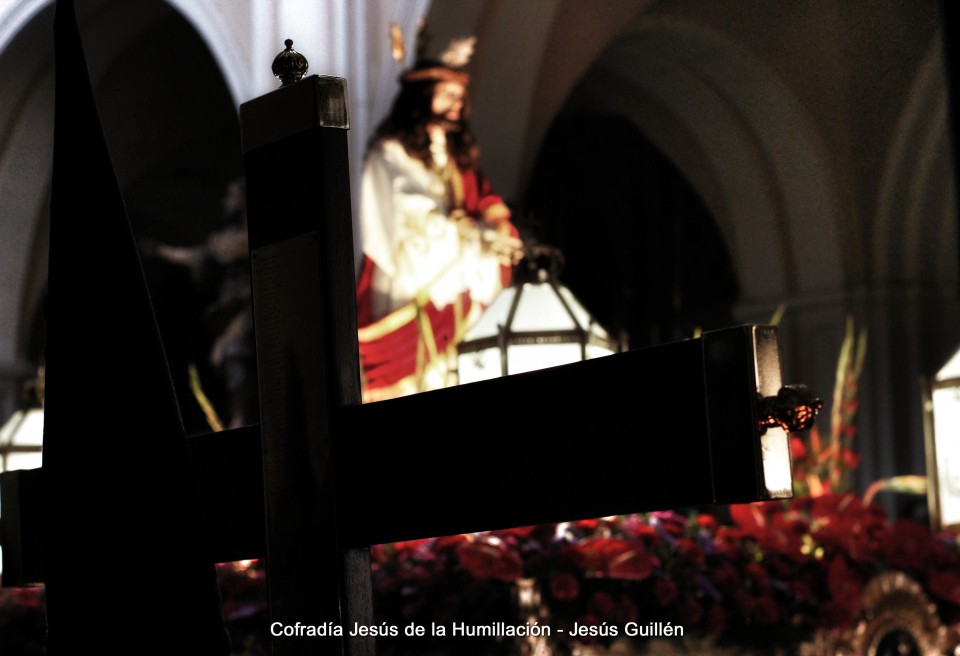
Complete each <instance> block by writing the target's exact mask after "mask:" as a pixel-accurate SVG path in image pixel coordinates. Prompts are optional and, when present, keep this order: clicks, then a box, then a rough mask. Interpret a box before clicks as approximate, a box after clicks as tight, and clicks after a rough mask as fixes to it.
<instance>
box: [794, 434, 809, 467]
mask: <svg viewBox="0 0 960 656" xmlns="http://www.w3.org/2000/svg"><path fill="white" fill-rule="evenodd" d="M790 455H792V456H793V461H794V462H801V461H803V460H805V459H806V457H807V445H806V444H804V443H803V440H802V439H800V438H799V437H796V436H793V437H791V438H790Z"/></svg>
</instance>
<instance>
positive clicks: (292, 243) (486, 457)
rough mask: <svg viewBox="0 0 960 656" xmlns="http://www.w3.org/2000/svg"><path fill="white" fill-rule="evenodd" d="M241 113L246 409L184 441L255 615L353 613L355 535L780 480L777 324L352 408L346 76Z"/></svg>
mask: <svg viewBox="0 0 960 656" xmlns="http://www.w3.org/2000/svg"><path fill="white" fill-rule="evenodd" d="M241 122H242V128H243V139H244V158H245V165H246V178H247V202H248V221H249V234H250V247H251V261H252V271H253V302H254V317H255V331H256V340H257V353H258V369H259V384H260V393H261V423H260V425H259V426H248V427H245V428H242V429H237V430H231V431H225V432H221V433H214V434H209V435H203V436H197V437H193V438H190V439H189V440H188V447H189V452H190V457H191V459H192V463H193V468H194V471H195V475H196V478H197V481H198V486H199V495H200V502H201V508H202V516H203V519H204V524H205V529H206V533H207V538H208V542H209V544H210V547H211V551H212V554H213V555H212V558H213V560H214V561H216V562H222V561H230V560H239V559H244V558H266V562H267V573H268V587H269V595H270V616H271V621H278V622H282V623H284V624H294V623H296V622H300V623H301V624H310V625H320V624H324V623H326V622H333V623H334V624H337V625H341V626H344V627H347V626H352V625H353V624H354V623H359V624H372V623H373V604H372V589H371V581H370V555H369V547H370V545H373V544H378V543H383V542H390V541H397V540H403V539H411V538H422V537H433V536H440V535H450V534H458V533H465V532H474V531H484V530H492V529H497V528H508V527H514V526H522V525H530V524H537V523H544V522H555V521H565V520H573V519H579V518H593V517H601V516H608V515H613V514H621V513H631V512H641V511H647V510H655V509H663V508H673V507H680V506H689V505H696V504H707V503H737V502H747V501H754V500H761V499H767V498H772V497H782V496H789V495H790V494H791V487H790V479H789V458H788V456H787V455H786V453H785V451H784V449H785V448H786V444H787V441H786V440H787V436H786V433H784V432H783V430H782V429H779V428H765V427H764V425H763V424H764V420H765V419H767V417H766V411H765V410H763V409H762V405H763V404H762V399H763V398H764V397H772V396H774V395H775V394H776V393H777V391H778V390H779V389H780V388H781V380H780V360H779V347H778V343H777V332H776V329H775V328H770V327H762V326H745V327H738V328H732V329H729V330H722V331H717V332H710V333H706V334H705V335H703V337H701V338H698V339H691V340H687V341H683V342H677V343H674V344H668V345H665V346H661V347H656V348H650V349H644V350H639V351H632V352H627V353H622V354H617V355H614V356H608V357H605V358H600V359H596V360H592V361H588V362H582V363H577V364H573V365H567V366H563V367H557V368H554V369H549V370H544V371H538V372H532V373H528V374H521V375H516V376H511V377H506V378H501V379H497V380H492V381H485V382H481V383H474V384H470V385H464V386H461V387H456V388H450V389H445V390H438V391H435V392H428V393H424V394H420V395H416V396H411V397H405V398H400V399H395V400H390V401H383V402H379V403H374V404H368V405H361V403H360V378H359V370H358V361H357V325H356V308H355V297H354V284H355V283H354V262H353V252H354V251H353V245H352V224H351V209H350V191H349V180H348V173H347V171H348V164H347V162H348V159H347V139H346V135H347V133H346V128H347V127H348V126H347V123H346V96H345V83H344V81H343V80H340V79H338V78H325V77H317V76H313V77H310V78H306V79H305V80H302V81H300V82H298V83H296V84H293V85H290V86H285V87H283V88H281V89H279V90H277V91H274V92H272V93H270V94H267V95H266V96H263V97H261V98H258V99H256V100H253V101H251V102H249V103H246V104H245V105H243V106H242V107H241ZM771 454H774V455H777V454H779V455H781V456H785V457H786V461H785V462H786V464H785V465H784V461H783V459H779V460H778V459H777V458H775V457H773V455H771ZM785 467H786V468H785ZM42 476H43V471H42V470H33V471H20V472H8V473H5V474H3V475H2V477H0V483H2V497H0V498H2V503H3V506H2V513H0V514H2V517H3V524H2V532H0V541H2V547H3V566H4V568H3V578H4V581H3V582H4V584H5V585H8V586H9V585H20V584H24V583H27V582H38V581H43V580H44V577H45V572H44V563H43V561H42V558H41V557H40V555H41V554H42V553H43V550H42V548H41V547H42V544H43V536H42V530H41V526H42V522H41V513H42V508H41V507H40V506H41V503H40V499H41V497H42V490H43V486H44V484H45V485H48V486H49V485H55V484H56V483H57V481H55V480H46V481H44V480H43V478H42ZM401 491H402V493H401ZM371 499H375V500H376V502H375V503H371V502H370V500H371ZM120 519H121V518H118V521H120ZM330 640H332V642H325V643H323V645H324V646H325V647H326V649H328V650H329V653H343V654H351V655H353V654H374V653H375V641H374V638H372V637H356V638H351V637H349V636H347V637H343V638H335V639H330ZM272 648H273V653H274V654H306V653H316V651H317V649H318V644H317V643H315V642H312V641H309V640H304V639H303V638H299V637H282V636H281V637H276V638H275V639H274V642H273V645H272ZM51 653H52V652H51Z"/></svg>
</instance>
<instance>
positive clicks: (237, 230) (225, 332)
mask: <svg viewBox="0 0 960 656" xmlns="http://www.w3.org/2000/svg"><path fill="white" fill-rule="evenodd" d="M223 209H224V227H223V228H222V229H220V230H217V231H214V232H212V233H210V235H209V236H208V237H207V240H206V241H205V242H203V243H201V244H197V245H190V246H176V245H171V244H165V243H161V242H157V241H152V240H141V242H140V248H141V252H142V253H143V255H144V258H145V260H146V263H147V264H149V265H152V266H156V265H157V264H158V262H162V263H165V264H167V265H168V266H169V265H172V266H173V267H176V268H178V269H182V270H183V271H185V272H187V273H188V274H189V278H190V280H189V281H185V282H184V284H181V285H177V286H176V287H175V288H173V289H170V287H171V286H170V285H168V286H167V291H166V292H165V293H163V296H165V297H167V298H166V300H164V298H163V297H161V298H160V299H156V298H155V302H156V303H157V305H158V306H160V307H159V308H158V311H157V315H158V321H159V322H160V324H161V334H162V335H163V337H164V347H165V348H166V350H167V354H168V360H169V361H170V368H171V375H172V376H173V378H174V386H175V387H176V388H177V392H178V398H179V400H180V405H181V414H182V415H183V416H184V423H185V425H186V427H187V431H188V433H189V432H197V423H198V419H197V417H198V416H199V413H202V421H203V422H205V423H206V424H207V425H208V426H209V428H208V430H209V429H213V430H221V429H223V428H236V427H238V426H243V425H246V424H251V423H255V422H257V421H258V420H259V395H258V391H257V371H256V350H255V344H254V337H253V311H252V306H251V287H250V284H251V283H250V262H249V255H250V250H249V246H248V243H247V221H246V202H245V196H244V182H243V180H242V178H238V179H236V180H234V181H232V182H231V183H230V184H229V185H228V187H227V190H226V193H225V195H224V201H223ZM172 305H178V306H179V308H180V309H179V311H178V312H175V313H171V312H170V311H168V310H165V308H167V307H168V306H172ZM184 313H190V314H193V315H194V316H193V319H192V320H191V321H183V322H180V321H179V320H177V319H176V317H177V316H181V315H183V314H184ZM171 316H173V317H174V320H170V319H169V317H171ZM165 318H166V320H165ZM191 326H192V328H190V327H191ZM201 426H202V424H201ZM191 428H192V429H193V430H191Z"/></svg>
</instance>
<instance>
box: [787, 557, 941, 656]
mask: <svg viewBox="0 0 960 656" xmlns="http://www.w3.org/2000/svg"><path fill="white" fill-rule="evenodd" d="M800 653H801V655H802V656H954V655H955V654H960V636H958V635H957V634H956V633H955V632H953V631H951V630H949V629H948V628H947V627H945V626H943V624H942V623H941V622H940V618H939V617H938V615H937V607H936V605H935V604H934V603H933V602H931V601H930V599H928V598H927V596H926V594H924V592H923V588H921V587H920V585H919V584H918V583H917V582H916V581H914V580H913V579H911V578H910V577H909V576H907V575H906V574H904V573H902V572H886V573H884V574H881V575H879V576H877V577H875V578H874V579H873V580H872V581H871V582H870V583H869V584H868V585H867V587H866V588H865V589H864V591H863V594H862V595H861V598H860V609H859V611H858V613H857V621H856V623H855V624H854V625H853V626H852V627H851V628H850V629H847V630H846V631H842V632H826V631H823V632H820V633H819V634H818V635H817V637H816V639H815V640H814V641H813V642H811V643H807V644H805V645H803V647H802V649H801V652H800Z"/></svg>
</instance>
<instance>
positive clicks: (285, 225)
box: [240, 76, 373, 654]
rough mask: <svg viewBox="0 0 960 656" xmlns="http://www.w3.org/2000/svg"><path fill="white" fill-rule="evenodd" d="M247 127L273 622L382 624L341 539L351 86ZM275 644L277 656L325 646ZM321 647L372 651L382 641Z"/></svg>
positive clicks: (355, 380)
mask: <svg viewBox="0 0 960 656" xmlns="http://www.w3.org/2000/svg"><path fill="white" fill-rule="evenodd" d="M240 120H241V128H242V134H243V142H244V143H243V150H244V162H245V166H246V177H247V211H248V224H249V232H250V251H251V258H252V271H253V309H254V328H255V333H256V340H257V366H258V371H259V378H260V381H259V382H260V389H261V400H260V406H261V407H260V417H261V430H262V442H263V468H264V495H265V507H266V528H267V570H268V573H269V594H270V610H271V622H272V623H277V622H279V623H281V624H282V625H284V626H295V625H296V623H297V622H299V623H301V624H303V625H312V626H320V625H324V624H325V623H333V624H334V625H338V626H342V627H343V628H344V630H345V631H346V630H348V629H349V627H350V626H352V624H353V623H354V622H360V623H361V624H370V623H372V619H371V617H370V615H371V613H372V609H371V603H370V599H371V598H372V593H371V591H370V585H371V584H370V576H369V573H370V571H369V567H370V558H369V549H368V548H365V547H361V548H353V549H350V550H345V549H343V548H342V546H341V540H340V539H339V530H338V527H339V523H338V517H337V502H336V483H335V477H336V467H335V457H334V452H333V451H334V446H333V445H334V434H335V432H336V431H337V430H338V426H337V416H338V414H339V413H338V412H337V410H338V408H341V407H343V406H352V405H359V403H360V374H359V363H358V358H357V322H356V299H355V291H354V290H355V274H354V262H353V232H352V218H351V210H350V184H349V173H348V160H347V129H348V128H349V122H348V119H347V111H346V84H345V81H344V80H343V79H341V78H331V77H318V76H311V77H308V78H305V79H304V80H302V81H300V82H297V83H294V84H291V85H289V86H285V87H282V88H281V89H278V90H277V91H274V92H273V93H270V94H267V95H265V96H262V97H260V98H257V99H255V100H252V101H250V102H248V103H245V104H244V105H242V106H241V107H240ZM271 626H272V627H274V628H275V629H276V630H275V631H274V633H276V632H277V631H280V626H279V625H277V624H272V625H271ZM273 640H274V642H273V652H274V653H275V654H301V653H307V652H308V651H309V652H310V653H316V652H317V649H318V646H319V645H318V642H317V640H318V639H316V638H313V639H309V638H303V637H289V636H288V637H283V636H278V637H274V639H273ZM320 640H323V641H324V644H325V646H326V648H323V649H322V651H324V652H327V651H330V652H337V651H340V652H342V653H351V654H359V653H364V654H366V653H373V642H372V639H370V640H368V641H357V640H347V639H345V638H343V639H337V638H322V639H320ZM334 643H336V644H337V645H338V647H339V649H334V648H333V646H334Z"/></svg>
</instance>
